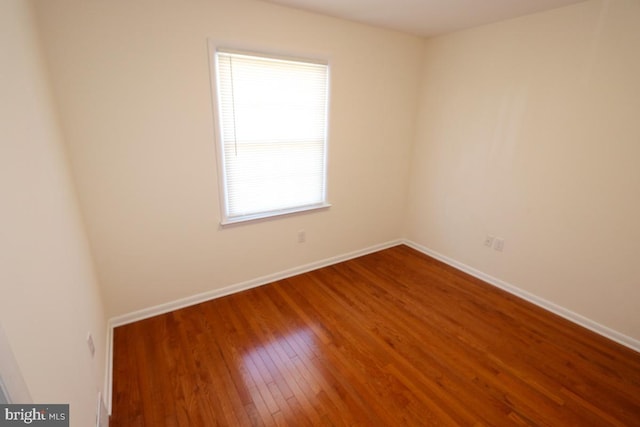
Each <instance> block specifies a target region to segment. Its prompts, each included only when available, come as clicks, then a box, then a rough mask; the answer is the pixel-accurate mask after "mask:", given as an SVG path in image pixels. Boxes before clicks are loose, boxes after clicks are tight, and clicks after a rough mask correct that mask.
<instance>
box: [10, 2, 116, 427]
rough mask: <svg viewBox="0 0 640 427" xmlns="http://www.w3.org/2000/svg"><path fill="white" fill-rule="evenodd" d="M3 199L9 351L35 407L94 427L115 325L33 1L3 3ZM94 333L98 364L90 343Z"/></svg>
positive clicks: (74, 422) (75, 422) (74, 423)
mask: <svg viewBox="0 0 640 427" xmlns="http://www.w3.org/2000/svg"><path fill="white" fill-rule="evenodd" d="M0 197H1V208H0V325H1V327H0V329H3V330H4V335H5V338H6V342H5V343H4V344H8V346H9V347H10V351H11V352H12V353H13V355H14V356H15V361H16V363H17V365H18V369H19V370H20V372H21V374H22V377H23V379H24V383H25V385H26V387H27V388H28V392H29V394H30V395H31V398H32V399H33V402H35V403H70V405H71V425H72V426H78V427H80V426H90V425H93V424H94V423H95V406H96V397H97V392H98V390H99V389H101V388H102V384H103V378H104V362H105V358H104V355H105V340H106V337H105V332H106V322H105V316H104V311H103V307H102V302H101V297H100V292H99V290H98V287H97V282H96V278H95V275H94V272H93V267H92V261H91V257H90V255H89V251H88V243H87V239H86V236H85V234H84V231H83V225H82V220H81V218H80V215H79V210H78V206H77V202H76V198H75V194H74V190H73V187H72V184H71V181H70V177H69V171H68V168H67V165H66V160H65V156H64V152H63V149H62V139H61V134H60V130H59V128H58V124H57V122H56V115H55V113H54V108H53V104H52V98H51V95H50V91H49V87H48V80H47V77H46V73H45V67H44V66H43V62H42V58H41V54H40V47H39V44H38V40H37V32H36V29H35V26H34V21H33V19H32V16H31V10H30V8H29V3H28V2H25V1H23V0H3V1H2V2H0ZM89 332H91V333H92V334H93V337H94V340H95V346H96V355H95V358H94V359H92V358H91V356H90V353H89V350H88V347H87V344H86V341H85V340H86V337H87V334H88V333H89ZM3 340H4V338H3ZM5 350H6V349H5ZM3 360H6V359H3ZM17 403H19V402H17Z"/></svg>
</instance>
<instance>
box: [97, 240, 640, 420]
mask: <svg viewBox="0 0 640 427" xmlns="http://www.w3.org/2000/svg"><path fill="white" fill-rule="evenodd" d="M400 244H405V245H407V246H409V247H411V248H413V249H415V250H417V251H419V252H422V253H424V254H425V255H428V256H430V257H433V258H435V259H437V260H439V261H442V262H444V263H445V264H448V265H450V266H452V267H454V268H456V269H458V270H460V271H463V272H465V273H467V274H470V275H471V276H474V277H477V278H478V279H480V280H482V281H484V282H487V283H489V284H490V285H493V286H496V287H498V288H500V289H503V290H505V291H507V292H509V293H510V294H513V295H515V296H517V297H520V298H522V299H524V300H526V301H529V302H531V303H533V304H535V305H537V306H539V307H542V308H543V309H545V310H548V311H550V312H552V313H555V314H557V315H559V316H561V317H563V318H565V319H567V320H569V321H571V322H573V323H576V324H578V325H580V326H583V327H585V328H587V329H589V330H591V331H593V332H595V333H597V334H600V335H602V336H604V337H606V338H609V339H611V340H613V341H615V342H617V343H619V344H622V345H624V346H626V347H629V348H631V349H633V350H635V351H638V352H640V341H638V340H636V339H634V338H631V337H629V336H626V335H624V334H621V333H620V332H617V331H614V330H613V329H610V328H607V327H606V326H603V325H601V324H599V323H597V322H594V321H593V320H590V319H588V318H586V317H584V316H581V315H579V314H577V313H574V312H572V311H571V310H568V309H566V308H564V307H561V306H559V305H557V304H554V303H552V302H550V301H547V300H545V299H544V298H540V297H538V296H536V295H533V294H531V293H529V292H527V291H524V290H522V289H520V288H518V287H517V286H514V285H512V284H509V283H507V282H505V281H502V280H500V279H497V278H495V277H493V276H490V275H488V274H486V273H484V272H482V271H479V270H476V269H475V268H473V267H470V266H468V265H466V264H463V263H461V262H459V261H456V260H454V259H452V258H449V257H447V256H445V255H442V254H440V253H438V252H436V251H434V250H431V249H429V248H427V247H425V246H422V245H420V244H418V243H415V242H413V241H411V240H406V239H404V240H403V239H398V240H393V241H390V242H387V243H382V244H379V245H375V246H371V247H368V248H365V249H361V250H357V251H353V252H349V253H346V254H343V255H338V256H335V257H331V258H327V259H324V260H320V261H317V262H312V263H309V264H305V265H302V266H299V267H295V268H291V269H289V270H285V271H281V272H278V273H273V274H270V275H267V276H262V277H259V278H256V279H252V280H248V281H245V282H241V283H237V284H234V285H230V286H226V287H224V288H220V289H213V290H211V291H207V292H203V293H200V294H197V295H193V296H189V297H186V298H180V299H178V300H175V301H170V302H167V303H164V304H160V305H156V306H153V307H149V308H145V309H142V310H137V311H134V312H131V313H128V314H124V315H121V316H116V317H113V318H111V319H109V321H108V323H107V328H108V331H107V372H106V380H105V396H106V398H107V402H106V404H107V408H108V411H109V414H111V410H112V385H113V383H112V380H113V376H112V373H113V329H114V328H116V327H118V326H122V325H126V324H128V323H133V322H137V321H139V320H143V319H147V318H149V317H153V316H158V315H160V314H165V313H168V312H171V311H174V310H178V309H181V308H184V307H188V306H191V305H195V304H200V303H202V302H206V301H210V300H213V299H216V298H220V297H223V296H226V295H231V294H234V293H237V292H241V291H244V290H247V289H251V288H256V287H258V286H263V285H266V284H268V283H272V282H275V281H278V280H282V279H286V278H288V277H292V276H296V275H298V274H302V273H306V272H309V271H312V270H317V269H319V268H323V267H327V266H330V265H333V264H337V263H340V262H343V261H347V260H350V259H353V258H357V257H360V256H363V255H367V254H370V253H373V252H377V251H381V250H383V249H387V248H390V247H393V246H397V245H400Z"/></svg>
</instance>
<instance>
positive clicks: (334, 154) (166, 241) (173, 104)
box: [36, 0, 423, 316]
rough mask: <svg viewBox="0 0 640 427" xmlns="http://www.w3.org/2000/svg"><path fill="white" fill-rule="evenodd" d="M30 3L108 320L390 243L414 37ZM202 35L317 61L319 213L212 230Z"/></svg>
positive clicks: (407, 131) (222, 9) (183, 7)
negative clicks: (321, 153) (324, 102)
mask: <svg viewBox="0 0 640 427" xmlns="http://www.w3.org/2000/svg"><path fill="white" fill-rule="evenodd" d="M36 5H37V10H38V16H39V24H40V28H41V31H42V33H43V40H44V43H45V46H46V51H47V57H48V62H49V64H50V69H51V76H52V81H53V84H54V87H55V93H56V99H57V101H58V103H59V106H60V114H61V117H62V122H63V125H64V130H65V135H66V137H67V141H68V146H69V150H70V158H71V163H72V165H73V171H74V175H75V178H76V181H77V186H78V189H79V198H80V201H81V205H82V209H83V212H84V213H85V216H86V222H87V227H88V232H89V236H90V240H91V244H92V249H93V253H94V257H95V260H96V265H97V271H98V275H99V278H100V281H101V283H102V285H103V289H104V294H105V299H106V305H107V309H108V313H109V315H110V316H115V315H120V314H123V313H129V312H131V311H133V310H137V309H143V308H147V307H150V306H153V305H157V304H160V303H164V302H167V301H173V300H176V299H178V298H182V297H187V296H191V295H194V294H197V293H200V292H205V291H210V290H214V289H219V288H222V287H225V286H228V285H232V284H236V283H239V282H242V281H245V280H249V279H255V278H257V277H261V276H263V275H267V274H272V273H276V272H280V271H283V270H286V269H289V268H292V267H296V266H299V265H303V264H306V263H310V262H314V261H318V260H322V259H325V258H328V257H333V256H337V255H341V254H344V253H348V252H351V251H354V250H360V249H363V248H366V247H369V246H372V245H376V244H380V243H383V242H387V241H390V240H392V239H397V238H398V237H399V236H400V235H401V229H402V223H403V218H404V211H403V207H404V205H405V201H406V189H407V182H408V168H407V165H408V161H409V160H408V156H409V151H410V146H411V142H412V138H413V130H414V120H415V111H416V103H417V93H416V90H415V88H416V87H417V86H418V81H419V70H420V63H421V55H422V46H423V41H422V40H421V39H419V38H417V37H413V36H408V35H403V34H400V33H394V32H391V31H387V30H380V29H375V28H372V27H367V26H364V25H360V24H354V23H350V22H347V21H341V20H337V19H332V18H328V17H323V16H319V15H313V14H310V13H305V12H300V11H295V10H292V9H287V8H283V7H280V6H275V5H272V4H268V3H264V2H255V1H245V0H228V1H227V0H206V1H205V0H191V1H184V0H169V1H162V2H158V1H155V0H138V1H135V2H132V1H129V0H110V1H103V0H101V1H96V0H54V1H51V0H43V1H37V2H36ZM209 37H211V38H213V39H215V40H219V41H221V42H222V44H223V45H230V46H240V47H247V48H254V49H264V50H266V51H276V52H282V53H289V54H297V55H303V56H319V57H323V58H328V59H329V61H330V65H331V85H332V86H331V110H330V118H329V120H330V132H329V183H328V195H329V202H330V203H332V204H333V207H332V208H330V209H329V210H327V211H322V212H315V213H308V214H302V215H297V216H291V217H287V218H280V219H274V220H269V221H263V222H259V223H252V224H244V225H238V226H234V227H228V228H225V229H221V228H220V227H219V221H220V209H219V205H218V201H219V197H218V183H217V172H216V159H215V140H214V128H213V112H212V105H211V95H210V91H211V87H210V78H209V62H208V52H207V38H209ZM300 229H304V230H306V233H307V242H306V243H304V244H298V243H297V232H298V230H300Z"/></svg>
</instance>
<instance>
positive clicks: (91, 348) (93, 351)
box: [87, 332, 96, 357]
mask: <svg viewBox="0 0 640 427" xmlns="http://www.w3.org/2000/svg"><path fill="white" fill-rule="evenodd" d="M87 345H88V346H89V353H91V357H93V356H95V355H96V346H95V344H94V343H93V336H92V335H91V332H89V333H88V334H87Z"/></svg>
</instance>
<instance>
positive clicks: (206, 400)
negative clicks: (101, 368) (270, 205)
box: [111, 246, 640, 427]
mask: <svg viewBox="0 0 640 427" xmlns="http://www.w3.org/2000/svg"><path fill="white" fill-rule="evenodd" d="M113 386H114V387H113V390H114V395H113V415H112V418H111V423H112V426H115V427H125V426H126V427H130V426H140V427H143V426H144V427H149V426H154V427H156V426H217V425H219V426H278V425H283V426H324V425H327V426H342V425H349V426H423V425H424V426H449V425H477V426H480V425H484V426H501V425H505V426H507V425H525V426H527V425H528V426H532V425H535V426H538V425H539V426H639V425H640V354H639V353H636V352H634V351H632V350H629V349H627V348H625V347H623V346H621V345H619V344H616V343H614V342H611V341H609V340H607V339H604V338H603V337H600V336H598V335H596V334H595V333H593V332H590V331H588V330H585V329H583V328H581V327H579V326H577V325H575V324H573V323H570V322H568V321H566V320H564V319H562V318H560V317H558V316H555V315H553V314H551V313H549V312H546V311H545V310H543V309H541V308H539V307H536V306H534V305H532V304H530V303H528V302H525V301H522V300H520V299H518V298H517V297H514V296H513V295H510V294H507V293H505V292H503V291H501V290H499V289H496V288H494V287H492V286H490V285H488V284H486V283H483V282H482V281H480V280H478V279H475V278H473V277H470V276H468V275H466V274H464V273H461V272H459V271H457V270H455V269H453V268H451V267H449V266H446V265H444V264H442V263H440V262H438V261H436V260H434V259H432V258H429V257H427V256H425V255H423V254H420V253H418V252H416V251H414V250H412V249H410V248H408V247H406V246H398V247H394V248H391V249H387V250H384V251H381V252H377V253H375V254H371V255H367V256H365V257H361V258H357V259H354V260H351V261H347V262H344V263H340V264H337V265H334V266H331V267H327V268H323V269H320V270H316V271H313V272H310V273H306V274H303V275H300V276H296V277H291V278H289V279H286V280H281V281H278V282H275V283H272V284H269V285H266V286H262V287H260V288H256V289H252V290H249V291H245V292H241V293H238V294H235V295H230V296H227V297H224V298H220V299H217V300H213V301H209V302H207V303H203V304H199V305H196V306H193V307H188V308H185V309H182V310H178V311H175V312H172V313H168V314H165V315H162V316H157V317H154V318H151V319H146V320H143V321H140V322H136V323H133V324H130V325H126V326H122V327H119V328H116V330H115V335H114V384H113Z"/></svg>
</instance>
